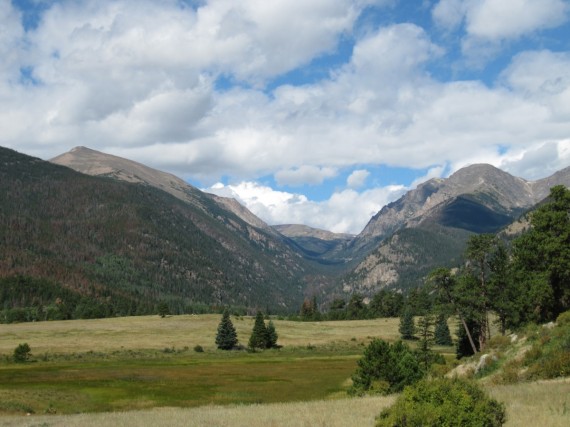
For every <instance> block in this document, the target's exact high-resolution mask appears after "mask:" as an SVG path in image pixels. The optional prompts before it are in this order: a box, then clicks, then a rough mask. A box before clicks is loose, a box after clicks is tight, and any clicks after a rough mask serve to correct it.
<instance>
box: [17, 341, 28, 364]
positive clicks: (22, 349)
mask: <svg viewBox="0 0 570 427" xmlns="http://www.w3.org/2000/svg"><path fill="white" fill-rule="evenodd" d="M31 351H32V349H31V348H30V346H29V345H28V343H24V344H20V345H19V346H18V347H16V348H15V349H14V362H16V363H23V362H27V361H28V360H29V359H30V356H31Z"/></svg>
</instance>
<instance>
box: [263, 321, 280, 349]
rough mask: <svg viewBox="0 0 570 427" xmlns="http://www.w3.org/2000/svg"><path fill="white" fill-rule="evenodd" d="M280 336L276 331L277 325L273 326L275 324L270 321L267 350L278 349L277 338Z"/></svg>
mask: <svg viewBox="0 0 570 427" xmlns="http://www.w3.org/2000/svg"><path fill="white" fill-rule="evenodd" d="M278 337H279V336H278V335H277V331H276V330H275V325H274V324H273V322H272V321H271V320H270V321H269V323H268V324H267V343H266V347H267V348H275V347H277V338H278Z"/></svg>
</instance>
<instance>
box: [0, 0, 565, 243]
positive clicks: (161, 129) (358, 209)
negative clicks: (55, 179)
mask: <svg viewBox="0 0 570 427" xmlns="http://www.w3.org/2000/svg"><path fill="white" fill-rule="evenodd" d="M569 20H570V2H569V1H568V0H463V1H460V0H423V1H421V0H418V1H398V0H313V1H310V2H307V1H300V0H299V1H291V0H241V1H239V2H237V1H235V0H200V1H198V0H197V1H182V0H116V1H105V0H73V1H71V0H57V1H56V0H12V1H9V0H0V28H1V30H0V55H1V57H2V58H3V60H2V62H1V63H0V128H1V129H2V132H1V133H0V145H2V146H5V147H10V148H14V149H16V150H18V151H20V152H23V153H26V154H30V155H34V156H38V157H41V158H44V159H50V158H52V157H55V156H56V155H58V154H61V153H63V152H66V151H69V150H70V149H71V148H73V147H75V146H78V145H83V146H88V147H90V148H93V149H96V150H100V151H103V152H107V153H110V154H115V155H119V156H122V157H126V158H129V159H133V160H136V161H139V162H142V163H144V164H147V165H149V166H152V167H155V168H157V169H161V170H166V171H169V172H172V173H174V174H176V175H178V176H180V177H182V178H184V179H186V180H187V181H188V182H190V183H192V184H193V185H196V186H197V187H199V188H202V189H204V190H206V191H211V192H215V193H217V194H220V195H226V196H230V197H235V198H237V199H238V200H240V201H241V202H242V203H243V204H244V205H246V206H247V207H248V208H249V209H250V210H252V211H253V212H254V213H255V214H257V215H258V216H260V217H261V218H262V219H264V220H265V221H266V222H268V223H270V224H278V223H304V224H307V225H311V226H314V227H318V228H324V229H329V230H333V231H337V232H350V233H358V232H359V231H361V230H362V228H363V227H364V226H365V225H366V223H367V222H368V220H369V219H370V217H371V216H372V215H374V214H375V213H376V212H378V210H380V209H381V208H382V206H384V205H385V204H386V203H389V202H391V201H393V200H395V199H397V198H398V197H400V196H401V195H402V194H404V192H405V191H408V190H409V189H411V188H414V187H415V186H416V185H418V184H419V183H421V182H423V181H425V180H427V179H430V178H440V177H447V176H449V175H450V174H451V173H453V172H455V171H456V170H458V169H459V168H461V167H464V166H466V165H469V164H472V163H481V162H485V163H490V164H493V165H495V166H497V167H500V168H502V169H504V170H506V171H508V172H510V173H512V174H513V175H516V176H520V177H523V178H525V179H528V180H535V179H539V178H542V177H545V176H547V175H549V174H551V173H553V172H555V171H556V170H559V169H561V168H564V167H567V166H569V165H570V23H569Z"/></svg>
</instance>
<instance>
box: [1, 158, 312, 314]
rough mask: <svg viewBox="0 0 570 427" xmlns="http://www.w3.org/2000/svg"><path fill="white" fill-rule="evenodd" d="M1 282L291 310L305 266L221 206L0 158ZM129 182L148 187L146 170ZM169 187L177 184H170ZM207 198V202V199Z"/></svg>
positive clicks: (269, 235)
mask: <svg viewBox="0 0 570 427" xmlns="http://www.w3.org/2000/svg"><path fill="white" fill-rule="evenodd" d="M0 165H2V167H1V168H0V275H2V276H8V275H13V274H24V275H30V276H34V277H43V278H49V279H51V280H54V281H56V282H58V283H60V284H62V285H64V286H66V287H67V288H69V289H72V290H74V291H75V292H79V293H82V294H85V295H95V294H96V295H98V296H99V297H101V296H105V295H106V296H108V298H110V299H112V298H114V296H117V298H118V296H119V295H120V296H121V297H124V298H127V299H129V300H131V301H133V302H134V303H140V304H142V305H144V304H146V305H149V304H151V305H152V304H155V303H156V301H157V300H159V299H165V300H167V301H169V302H170V304H171V307H175V308H177V309H182V308H183V307H184V306H185V305H190V304H207V305H211V304H232V305H241V306H247V307H263V308H265V307H272V308H273V309H286V308H292V307H297V306H298V305H299V303H300V301H301V300H302V297H303V289H304V286H305V285H304V276H305V275H306V274H307V272H306V270H305V265H304V264H303V260H302V259H301V257H300V256H299V255H298V254H296V253H295V252H294V251H292V250H291V249H290V248H289V247H288V246H287V244H286V243H284V242H281V241H279V240H278V239H275V237H274V235H276V233H275V232H274V231H270V232H266V231H265V230H263V229H260V228H256V227H253V226H252V225H251V224H249V223H247V222H245V221H243V220H242V219H241V218H240V217H238V216H237V215H235V214H233V213H232V212H229V211H227V210H224V209H222V208H221V206H220V205H219V204H218V203H216V202H215V201H214V199H213V198H209V197H202V196H201V195H200V194H198V193H197V194H196V195H195V194H193V193H192V191H189V190H187V189H186V188H182V187H181V190H180V191H182V192H184V193H185V194H188V193H190V195H191V196H192V197H195V200H196V204H192V203H189V202H184V201H182V200H180V199H179V198H177V197H173V196H172V195H171V194H169V193H171V192H172V191H170V192H168V193H167V192H165V191H162V190H158V189H156V188H154V187H153V186H151V185H146V184H140V183H139V184H133V183H126V182H121V181H118V180H116V179H109V178H103V177H91V176H88V175H84V174H80V173H77V172H75V171H73V170H71V169H69V168H67V167H62V166H59V165H55V164H52V163H49V162H45V161H42V160H40V159H36V158H32V157H29V156H25V155H22V154H19V153H17V152H15V151H12V150H9V149H5V148H0ZM131 172H132V171H126V172H122V173H126V174H130V176H132V181H135V182H136V181H139V182H140V181H141V180H142V181H144V179H142V178H144V175H143V173H144V172H145V170H144V169H143V170H140V171H137V174H132V173H131ZM166 179H167V181H168V182H176V181H175V179H173V178H171V177H167V178H166ZM202 194H203V193H202Z"/></svg>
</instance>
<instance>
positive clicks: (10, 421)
mask: <svg viewBox="0 0 570 427" xmlns="http://www.w3.org/2000/svg"><path fill="white" fill-rule="evenodd" d="M220 317H221V316H219V315H201V316H190V315H185V316H169V317H165V318H160V317H158V316H146V317H128V318H114V319H98V320H76V321H62V322H59V321H56V322H39V323H21V324H10V325H0V425H2V426H4V425H5V426H16V425H18V426H19V425H29V426H32V425H35V426H40V425H42V426H57V425H62V426H63V425H65V426H90V425H93V426H95V425H117V426H135V425H136V426H140V425H199V426H242V425H243V426H362V425H373V424H374V418H375V417H376V416H377V415H378V414H379V413H380V411H381V410H382V409H383V408H384V407H386V406H388V405H390V404H391V403H392V402H393V399H394V397H367V398H347V396H346V389H347V387H348V385H349V384H350V375H351V374H352V373H353V372H354V369H355V367H356V361H357V359H358V358H359V357H360V355H361V354H362V351H363V348H364V346H365V345H366V344H367V343H368V342H369V341H370V340H371V339H372V338H373V337H380V338H383V339H386V340H390V341H393V340H396V339H397V338H398V335H399V334H398V323H399V320H398V319H375V320H358V321H336V322H291V321H286V320H278V319H274V323H275V326H276V329H277V332H278V334H279V341H278V342H279V344H280V345H282V346H283V347H282V348H281V349H279V350H266V351H263V352H257V353H248V352H245V351H231V352H224V351H220V350H217V349H216V347H215V344H214V339H215V334H216V329H217V325H218V323H219V320H220ZM232 321H233V323H234V325H235V327H236V329H237V332H238V337H239V339H240V341H241V342H242V343H246V342H247V339H248V338H249V335H250V333H251V330H252V327H253V319H251V318H248V317H243V318H236V317H233V316H232ZM23 342H27V343H28V344H29V345H30V346H31V348H32V353H33V361H32V362H28V363H25V364H15V363H11V362H10V361H9V360H8V359H9V357H10V356H11V354H12V352H13V350H14V348H15V347H16V346H17V345H18V344H20V343H23ZM196 345H201V346H202V347H203V349H204V352H196V351H194V347H195V346H196ZM437 350H438V351H442V352H445V353H447V355H448V356H449V357H451V354H452V353H453V349H452V348H438V349H437ZM486 387H487V389H488V390H489V391H490V393H491V394H493V396H495V397H496V398H498V399H499V400H501V401H503V402H505V403H506V405H507V410H508V416H509V423H508V425H512V426H515V425H517V426H520V425H531V424H541V425H544V426H563V425H564V426H566V425H569V424H570V423H569V421H570V397H568V396H570V382H569V381H568V380H566V381H551V382H539V383H525V384H516V385H510V386H491V385H489V386H486ZM28 413H29V414H31V415H26V414H28ZM531 420H536V422H534V421H533V422H532V423H531Z"/></svg>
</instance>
